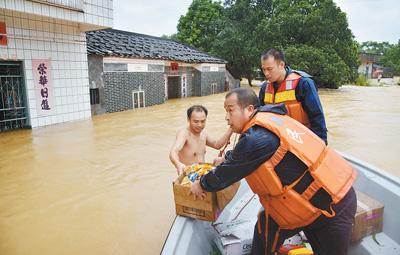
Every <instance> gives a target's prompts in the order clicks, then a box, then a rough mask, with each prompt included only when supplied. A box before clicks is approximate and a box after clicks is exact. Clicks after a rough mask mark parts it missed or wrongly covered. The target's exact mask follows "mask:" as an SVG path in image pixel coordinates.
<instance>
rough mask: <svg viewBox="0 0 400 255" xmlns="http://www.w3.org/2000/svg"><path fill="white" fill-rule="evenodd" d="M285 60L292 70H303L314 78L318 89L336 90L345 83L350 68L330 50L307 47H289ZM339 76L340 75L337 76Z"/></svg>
mask: <svg viewBox="0 0 400 255" xmlns="http://www.w3.org/2000/svg"><path fill="white" fill-rule="evenodd" d="M286 58H287V59H289V61H287V64H289V65H290V66H291V67H292V68H293V69H299V70H303V71H305V72H307V73H309V74H312V75H313V76H314V80H315V82H316V83H317V84H318V86H320V87H327V88H337V87H338V86H340V84H343V83H344V82H346V81H347V78H348V77H349V72H350V68H349V67H348V66H347V65H346V63H345V62H344V61H343V60H342V59H341V58H340V56H339V55H338V54H337V53H336V52H335V51H334V50H332V49H330V48H325V49H319V48H315V47H312V46H307V45H297V46H289V47H288V48H286ZM338 74H340V75H338Z"/></svg>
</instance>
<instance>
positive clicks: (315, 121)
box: [296, 78, 328, 144]
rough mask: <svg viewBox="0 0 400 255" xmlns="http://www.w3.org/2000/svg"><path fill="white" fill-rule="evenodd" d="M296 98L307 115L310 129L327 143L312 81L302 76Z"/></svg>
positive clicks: (321, 113) (316, 93)
mask: <svg viewBox="0 0 400 255" xmlns="http://www.w3.org/2000/svg"><path fill="white" fill-rule="evenodd" d="M296 98H297V100H298V101H300V102H301V105H302V107H303V109H304V111H305V112H306V114H307V115H308V119H309V120H310V124H311V130H312V131H313V132H314V133H315V134H316V135H317V136H319V137H320V138H321V139H322V140H324V141H325V143H326V144H328V137H327V129H326V123H325V116H324V112H323V110H322V105H321V101H320V99H319V96H318V92H317V89H316V86H315V84H314V81H313V80H312V79H310V78H302V79H301V80H300V83H299V85H298V86H297V87H296Z"/></svg>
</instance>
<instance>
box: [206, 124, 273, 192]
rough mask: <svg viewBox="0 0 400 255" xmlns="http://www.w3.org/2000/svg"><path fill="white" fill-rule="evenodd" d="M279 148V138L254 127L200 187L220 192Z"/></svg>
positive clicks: (244, 175) (242, 136) (247, 173)
mask: <svg viewBox="0 0 400 255" xmlns="http://www.w3.org/2000/svg"><path fill="white" fill-rule="evenodd" d="M278 147H279V138H278V137H277V136H276V135H275V134H273V133H272V132H270V131H268V130H266V129H265V128H262V127H258V126H255V127H253V128H250V129H249V130H248V131H246V132H245V133H244V134H243V135H241V137H240V139H239V142H238V144H237V145H236V147H235V149H234V150H233V151H229V152H228V153H227V154H226V160H225V161H224V162H223V163H222V164H221V165H219V166H217V167H216V168H215V169H214V170H213V171H211V172H209V173H208V174H207V175H204V176H202V178H201V179H200V185H201V188H202V189H203V190H206V191H218V190H222V189H224V188H226V187H228V186H229V185H231V184H233V183H235V182H237V181H239V180H240V179H242V178H244V177H246V176H247V175H249V174H251V173H252V172H253V171H254V170H256V169H257V168H258V167H259V166H260V165H261V164H263V163H264V162H265V161H266V160H268V159H269V158H270V157H271V156H272V155H273V154H274V153H275V151H276V150H277V148H278Z"/></svg>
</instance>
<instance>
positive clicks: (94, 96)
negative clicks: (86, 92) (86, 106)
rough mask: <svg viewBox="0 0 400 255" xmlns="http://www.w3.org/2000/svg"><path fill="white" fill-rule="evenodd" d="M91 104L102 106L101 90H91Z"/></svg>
mask: <svg viewBox="0 0 400 255" xmlns="http://www.w3.org/2000/svg"><path fill="white" fill-rule="evenodd" d="M90 104H91V105H94V104H100V96H99V89H98V88H95V89H90Z"/></svg>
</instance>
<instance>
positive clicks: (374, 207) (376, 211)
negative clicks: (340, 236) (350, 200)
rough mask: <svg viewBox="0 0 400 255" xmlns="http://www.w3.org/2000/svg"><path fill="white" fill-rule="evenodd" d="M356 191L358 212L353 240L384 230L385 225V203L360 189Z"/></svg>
mask: <svg viewBox="0 0 400 255" xmlns="http://www.w3.org/2000/svg"><path fill="white" fill-rule="evenodd" d="M356 193H357V212H356V216H355V219H354V224H353V233H352V236H351V240H352V241H353V242H354V241H359V240H361V239H362V238H363V237H366V236H368V235H371V234H375V233H379V232H382V227H383V207H384V206H383V204H382V203H380V202H379V201H376V200H375V199H373V198H371V197H369V196H367V195H366V194H364V193H362V192H360V191H356Z"/></svg>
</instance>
